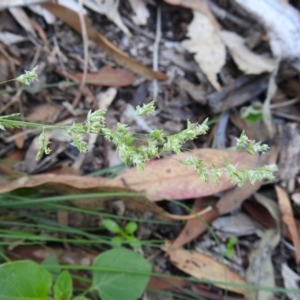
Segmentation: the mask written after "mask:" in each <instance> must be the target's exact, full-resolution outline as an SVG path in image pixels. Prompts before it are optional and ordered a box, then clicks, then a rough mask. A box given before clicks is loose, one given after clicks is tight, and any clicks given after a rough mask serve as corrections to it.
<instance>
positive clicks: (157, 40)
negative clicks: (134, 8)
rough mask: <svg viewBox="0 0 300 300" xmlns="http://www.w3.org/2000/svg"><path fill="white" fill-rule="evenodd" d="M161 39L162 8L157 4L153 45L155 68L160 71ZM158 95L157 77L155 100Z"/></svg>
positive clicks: (154, 82) (154, 88)
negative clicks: (159, 52)
mask: <svg viewBox="0 0 300 300" xmlns="http://www.w3.org/2000/svg"><path fill="white" fill-rule="evenodd" d="M160 39H161V8H160V5H158V6H157V17H156V35H155V41H154V47H153V70H154V71H158V51H159V43H160ZM157 95H158V82H157V79H154V80H153V101H155V102H156V100H157Z"/></svg>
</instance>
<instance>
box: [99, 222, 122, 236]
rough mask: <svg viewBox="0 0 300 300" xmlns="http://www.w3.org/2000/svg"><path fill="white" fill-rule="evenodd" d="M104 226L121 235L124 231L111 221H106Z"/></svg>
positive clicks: (103, 223)
mask: <svg viewBox="0 0 300 300" xmlns="http://www.w3.org/2000/svg"><path fill="white" fill-rule="evenodd" d="M102 225H103V227H104V228H105V229H106V230H108V231H110V232H113V233H119V232H121V231H122V230H121V228H120V226H119V225H118V223H117V222H115V221H113V220H110V219H104V220H103V221H102Z"/></svg>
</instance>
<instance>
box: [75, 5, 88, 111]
mask: <svg viewBox="0 0 300 300" xmlns="http://www.w3.org/2000/svg"><path fill="white" fill-rule="evenodd" d="M78 3H79V11H78V16H79V21H80V26H81V33H82V34H81V36H82V41H83V55H84V63H83V74H82V78H81V82H80V87H79V91H78V93H77V95H76V98H75V99H74V101H73V107H76V106H77V105H78V103H79V100H80V97H81V95H82V92H83V88H84V85H85V83H86V77H87V69H88V55H89V53H88V38H87V37H88V36H87V30H86V24H85V19H84V16H83V0H79V1H78Z"/></svg>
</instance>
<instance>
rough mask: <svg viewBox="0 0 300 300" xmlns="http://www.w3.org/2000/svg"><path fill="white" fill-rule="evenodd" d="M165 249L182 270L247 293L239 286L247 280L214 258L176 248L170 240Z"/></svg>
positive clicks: (221, 286) (224, 287) (227, 288)
mask: <svg viewBox="0 0 300 300" xmlns="http://www.w3.org/2000/svg"><path fill="white" fill-rule="evenodd" d="M163 250H164V251H165V252H166V254H167V255H168V256H169V258H170V261H171V262H172V264H174V265H175V266H176V267H177V268H178V269H180V270H181V271H183V272H185V273H187V274H189V275H191V276H193V277H195V278H197V279H200V280H201V279H202V280H210V281H212V284H215V285H216V286H218V287H220V288H223V289H225V290H229V291H233V292H236V293H240V294H245V290H244V289H243V288H242V287H239V285H245V284H246V282H245V280H244V279H243V278H242V277H240V276H239V275H238V274H236V273H235V272H233V271H231V270H230V269H229V268H228V267H227V266H226V265H224V264H221V263H219V262H217V261H215V260H214V259H213V258H211V257H209V256H207V255H204V254H202V253H199V252H196V251H187V250H184V249H180V248H174V247H173V246H172V245H171V244H170V243H169V242H166V243H165V246H164V247H163ZM214 282H216V283H214ZM220 282H224V284H221V283H220Z"/></svg>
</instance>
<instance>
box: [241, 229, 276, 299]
mask: <svg viewBox="0 0 300 300" xmlns="http://www.w3.org/2000/svg"><path fill="white" fill-rule="evenodd" d="M279 241H280V233H279V228H276V229H269V230H267V231H266V232H265V233H264V235H263V237H262V239H261V240H260V241H259V243H258V244H257V246H256V247H255V248H254V249H253V250H252V252H251V254H250V258H249V267H248V269H247V272H246V280H247V282H249V283H252V284H254V285H255V286H258V287H259V286H263V287H268V288H269V290H264V289H259V288H258V290H253V291H252V292H250V291H248V294H247V299H249V300H250V299H261V300H271V299H273V296H274V292H272V288H274V287H275V286H276V284H275V276H274V275H275V274H274V269H273V265H272V261H271V257H272V250H273V249H275V247H276V246H277V245H278V243H279Z"/></svg>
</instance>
